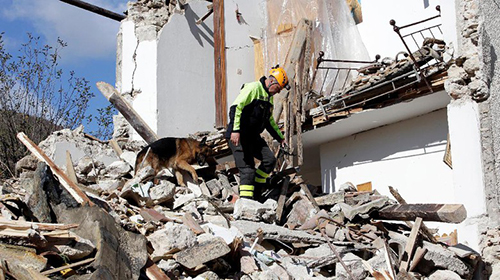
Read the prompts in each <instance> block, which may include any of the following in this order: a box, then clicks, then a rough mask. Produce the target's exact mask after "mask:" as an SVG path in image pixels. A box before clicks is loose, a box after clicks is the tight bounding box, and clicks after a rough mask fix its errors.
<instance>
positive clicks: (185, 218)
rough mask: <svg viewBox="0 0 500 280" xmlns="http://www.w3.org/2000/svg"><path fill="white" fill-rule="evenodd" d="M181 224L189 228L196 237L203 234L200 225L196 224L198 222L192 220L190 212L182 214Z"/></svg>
mask: <svg viewBox="0 0 500 280" xmlns="http://www.w3.org/2000/svg"><path fill="white" fill-rule="evenodd" d="M182 223H183V224H184V225H186V226H187V227H188V228H190V229H191V231H192V232H194V234H196V235H198V234H202V233H205V231H204V230H203V229H202V228H201V226H200V224H198V222H197V221H196V220H195V219H194V218H193V215H192V214H191V212H187V213H186V214H184V216H183V217H182Z"/></svg>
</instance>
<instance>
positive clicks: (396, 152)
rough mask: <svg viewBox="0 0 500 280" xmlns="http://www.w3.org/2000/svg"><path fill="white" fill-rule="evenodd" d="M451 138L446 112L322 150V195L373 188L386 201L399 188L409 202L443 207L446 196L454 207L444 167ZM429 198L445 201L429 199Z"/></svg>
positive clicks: (347, 139) (449, 173)
mask: <svg viewBox="0 0 500 280" xmlns="http://www.w3.org/2000/svg"><path fill="white" fill-rule="evenodd" d="M447 133H448V128H447V121H446V109H441V110H438V111H435V112H432V113H429V114H426V115H423V116H419V117H416V118H413V119H409V120H405V121H401V122H398V123H395V124H390V125H386V126H382V127H379V128H376V129H372V130H369V131H366V132H362V133H358V134H355V135H351V136H348V137H344V138H342V139H339V140H336V141H333V142H330V143H326V144H323V145H321V146H320V155H321V170H322V178H323V190H324V191H326V192H333V191H335V190H336V188H337V187H338V186H340V185H341V184H343V183H345V182H352V183H353V184H355V185H357V184H361V183H365V182H372V186H373V188H374V189H377V190H378V191H379V192H381V193H386V194H388V195H390V193H389V190H388V188H387V187H388V186H393V187H395V188H398V189H399V190H400V193H401V195H402V196H403V197H405V198H406V199H407V200H408V202H419V201H420V202H422V201H426V202H436V203H437V202H440V203H443V202H444V201H443V200H442V197H443V196H444V197H445V198H444V199H445V200H447V201H445V202H451V201H453V197H454V191H453V189H452V170H451V169H450V168H449V167H448V166H447V165H446V164H445V163H444V162H443V156H444V151H445V148H446V139H447ZM436 186H439V189H437V190H436ZM429 192H436V194H441V195H436V196H432V197H429Z"/></svg>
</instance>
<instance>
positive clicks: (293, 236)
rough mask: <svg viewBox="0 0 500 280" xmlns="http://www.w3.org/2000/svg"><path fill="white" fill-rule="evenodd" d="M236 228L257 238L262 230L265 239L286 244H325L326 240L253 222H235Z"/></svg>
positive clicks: (302, 232)
mask: <svg viewBox="0 0 500 280" xmlns="http://www.w3.org/2000/svg"><path fill="white" fill-rule="evenodd" d="M233 226H234V227H236V228H237V229H238V230H239V231H240V232H241V233H242V234H243V235H244V236H245V237H249V238H255V237H256V235H257V230H258V229H259V228H260V229H262V231H263V237H264V238H269V239H277V240H280V241H284V242H306V243H320V244H322V243H324V242H325V239H324V238H323V237H322V236H321V235H312V234H309V233H307V232H304V231H300V230H291V229H287V228H284V227H281V226H277V225H271V224H265V223H258V222H251V221H244V220H239V221H234V222H231V227H233Z"/></svg>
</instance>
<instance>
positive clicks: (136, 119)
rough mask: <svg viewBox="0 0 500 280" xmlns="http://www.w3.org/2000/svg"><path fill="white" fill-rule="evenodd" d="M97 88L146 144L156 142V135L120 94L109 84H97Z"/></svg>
mask: <svg viewBox="0 0 500 280" xmlns="http://www.w3.org/2000/svg"><path fill="white" fill-rule="evenodd" d="M96 84H97V88H98V89H99V90H100V91H101V93H102V94H103V95H104V97H106V99H108V100H109V102H111V104H113V105H114V106H115V108H116V109H117V110H118V111H119V112H120V113H121V114H122V115H123V116H124V117H125V119H126V120H127V121H128V122H129V123H130V125H131V126H132V127H133V128H134V129H135V131H137V133H138V134H139V135H140V136H141V137H142V138H143V139H144V140H145V141H146V142H147V143H148V144H151V143H153V142H154V141H156V140H158V135H156V133H155V132H154V131H153V130H152V129H151V128H150V127H149V126H148V125H147V124H146V122H145V121H144V120H143V119H142V118H141V116H140V115H139V114H138V113H137V112H136V111H135V110H134V108H132V106H130V105H129V104H128V103H127V101H126V100H125V99H123V98H122V96H121V95H120V93H119V92H118V91H117V90H116V89H115V88H114V87H113V86H112V85H110V84H108V83H105V82H97V83H96Z"/></svg>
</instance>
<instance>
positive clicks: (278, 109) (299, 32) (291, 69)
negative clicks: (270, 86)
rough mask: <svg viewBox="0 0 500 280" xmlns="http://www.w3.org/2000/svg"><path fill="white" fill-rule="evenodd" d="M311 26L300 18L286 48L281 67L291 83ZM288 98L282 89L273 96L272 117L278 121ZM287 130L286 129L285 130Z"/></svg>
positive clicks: (286, 92)
mask: <svg viewBox="0 0 500 280" xmlns="http://www.w3.org/2000/svg"><path fill="white" fill-rule="evenodd" d="M311 28H312V23H311V21H310V20H307V19H301V20H300V21H299V23H298V24H297V28H296V29H295V33H294V34H293V39H292V43H291V45H290V48H289V49H288V53H287V56H286V59H285V63H284V64H283V65H282V67H283V69H285V72H286V74H287V76H288V81H289V83H290V84H291V83H292V82H293V80H294V79H295V74H296V73H295V66H296V64H297V62H298V61H299V60H300V56H301V54H302V53H303V52H302V50H303V49H304V46H305V43H306V38H307V33H308V32H309V31H310V29H311ZM287 99H288V91H283V92H282V93H280V94H277V95H275V96H274V119H275V120H276V122H279V120H280V116H281V113H282V111H283V102H284V101H285V100H287ZM287 132H288V131H287Z"/></svg>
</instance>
